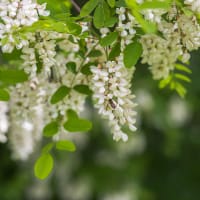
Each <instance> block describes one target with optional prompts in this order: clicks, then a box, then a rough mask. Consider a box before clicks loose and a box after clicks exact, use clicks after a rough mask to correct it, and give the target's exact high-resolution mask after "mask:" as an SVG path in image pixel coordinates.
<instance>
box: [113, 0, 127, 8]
mask: <svg viewBox="0 0 200 200" xmlns="http://www.w3.org/2000/svg"><path fill="white" fill-rule="evenodd" d="M115 5H116V7H126V3H125V0H118V1H116V3H115Z"/></svg>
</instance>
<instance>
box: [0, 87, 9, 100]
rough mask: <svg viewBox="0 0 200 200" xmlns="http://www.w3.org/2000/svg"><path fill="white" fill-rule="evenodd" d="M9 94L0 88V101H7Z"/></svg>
mask: <svg viewBox="0 0 200 200" xmlns="http://www.w3.org/2000/svg"><path fill="white" fill-rule="evenodd" d="M9 99H10V94H9V92H8V91H6V90H5V89H1V88H0V101H9Z"/></svg>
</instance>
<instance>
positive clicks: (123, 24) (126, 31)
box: [116, 7, 137, 51]
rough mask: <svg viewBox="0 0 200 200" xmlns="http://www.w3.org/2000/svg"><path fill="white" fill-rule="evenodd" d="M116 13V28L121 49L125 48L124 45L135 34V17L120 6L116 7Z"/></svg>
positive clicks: (129, 41)
mask: <svg viewBox="0 0 200 200" xmlns="http://www.w3.org/2000/svg"><path fill="white" fill-rule="evenodd" d="M116 13H117V14H118V20H119V22H118V25H117V27H116V30H117V31H119V32H120V36H121V37H122V39H121V50H122V51H123V49H124V48H125V46H126V45H127V44H129V43H131V41H132V39H133V37H134V36H135V34H136V30H135V27H136V26H137V22H136V20H135V18H134V17H133V16H132V15H131V14H130V13H129V12H128V13H127V12H126V9H125V8H123V7H121V8H117V9H116Z"/></svg>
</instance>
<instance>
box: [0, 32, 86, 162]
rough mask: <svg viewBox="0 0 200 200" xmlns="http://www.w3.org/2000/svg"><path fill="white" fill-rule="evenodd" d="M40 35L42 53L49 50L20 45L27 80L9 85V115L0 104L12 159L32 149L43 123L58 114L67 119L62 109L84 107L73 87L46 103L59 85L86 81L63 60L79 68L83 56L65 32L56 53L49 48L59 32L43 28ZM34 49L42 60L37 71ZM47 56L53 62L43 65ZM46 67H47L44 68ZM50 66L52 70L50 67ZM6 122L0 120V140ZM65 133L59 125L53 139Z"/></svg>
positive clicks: (24, 157)
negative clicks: (61, 95)
mask: <svg viewBox="0 0 200 200" xmlns="http://www.w3.org/2000/svg"><path fill="white" fill-rule="evenodd" d="M40 35H45V36H46V37H48V39H45V40H44V39H43V40H42V41H43V42H44V44H46V47H47V51H45V53H46V52H53V53H52V54H51V53H49V54H48V53H46V54H45V53H44V52H41V54H40V51H39V49H37V48H36V47H34V46H32V47H29V46H26V47H24V48H23V49H22V53H23V55H22V58H23V60H24V65H23V67H24V69H25V70H26V71H27V72H28V73H30V80H29V81H27V82H25V83H23V84H17V86H16V87H12V88H10V90H11V101H10V103H9V119H7V118H5V117H6V112H7V110H6V109H5V108H4V107H3V105H2V106H0V108H1V109H2V122H4V121H5V119H6V123H8V120H9V121H10V131H9V132H10V133H9V143H10V146H11V150H12V156H13V158H14V159H21V160H26V159H27V158H28V157H29V156H30V155H31V153H33V151H34V150H35V148H36V146H37V144H39V141H40V140H41V138H42V129H43V127H44V125H45V124H47V123H49V122H51V121H52V120H55V119H56V118H57V117H59V115H61V116H62V117H63V122H65V121H66V120H67V117H66V110H68V109H73V110H74V111H76V112H77V113H78V114H80V112H82V111H83V109H84V103H85V98H86V95H84V94H80V93H78V92H76V91H75V90H71V91H70V93H69V95H68V96H67V98H64V99H63V100H62V101H60V102H58V103H57V104H55V105H51V104H50V99H51V97H52V94H53V93H54V92H55V91H56V90H57V89H58V88H59V87H60V86H61V85H65V86H67V87H69V88H72V87H74V86H75V85H77V84H88V81H87V79H85V77H84V75H83V74H81V73H77V74H75V73H73V72H71V71H70V70H69V69H67V67H66V64H67V63H68V62H69V61H72V60H73V62H74V63H76V67H77V70H78V69H79V68H80V65H81V63H82V62H83V58H80V57H77V56H76V52H77V50H78V49H77V45H76V44H74V43H72V42H70V41H69V40H68V35H64V36H62V38H63V40H62V41H60V42H59V43H58V46H59V48H60V49H61V50H62V51H60V52H57V53H56V51H55V50H54V49H53V50H51V49H52V47H54V48H55V46H54V44H55V37H57V38H61V36H60V35H59V34H57V35H56V33H55V34H54V33H53V32H49V34H47V32H45V31H44V32H40ZM47 35H48V36H47ZM30 44H31V43H30ZM36 45H37V44H36ZM30 46H31V45H30ZM41 49H42V48H41ZM41 49H40V50H41ZM48 49H49V50H48ZM36 51H37V52H38V54H39V57H40V55H41V62H42V69H41V73H39V74H37V73H36V70H37V60H36ZM41 51H42V50H41ZM54 55H55V56H54ZM42 56H43V57H42ZM48 58H49V59H51V60H52V61H53V63H52V64H51V66H48V67H46V68H45V66H47V65H46V63H45V62H44V60H45V59H48ZM47 64H48V63H47ZM47 69H49V70H48V71H47ZM50 69H51V70H53V71H50ZM31 70H32V71H31ZM47 72H48V73H47ZM50 73H53V76H56V77H51V76H52V74H50ZM3 120H4V121H3ZM6 123H4V126H2V129H1V131H0V133H1V138H2V139H1V140H0V141H2V142H4V141H6V137H5V136H4V134H5V133H6V132H7V130H8V128H6V127H5V126H6ZM5 129H6V130H5ZM67 133H68V132H67V131H65V130H64V129H63V128H61V130H60V132H59V134H57V135H56V137H54V139H55V140H58V139H61V138H62V139H63V138H65V139H66V137H67Z"/></svg>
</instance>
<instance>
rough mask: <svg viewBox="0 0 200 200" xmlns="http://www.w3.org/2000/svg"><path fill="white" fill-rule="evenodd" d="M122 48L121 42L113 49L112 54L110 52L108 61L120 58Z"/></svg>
mask: <svg viewBox="0 0 200 200" xmlns="http://www.w3.org/2000/svg"><path fill="white" fill-rule="evenodd" d="M120 48H121V44H120V42H117V43H116V44H115V45H114V47H113V48H112V49H111V52H110V54H109V56H108V59H109V60H113V59H114V58H116V57H117V56H119V55H120V53H121V49H120Z"/></svg>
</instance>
